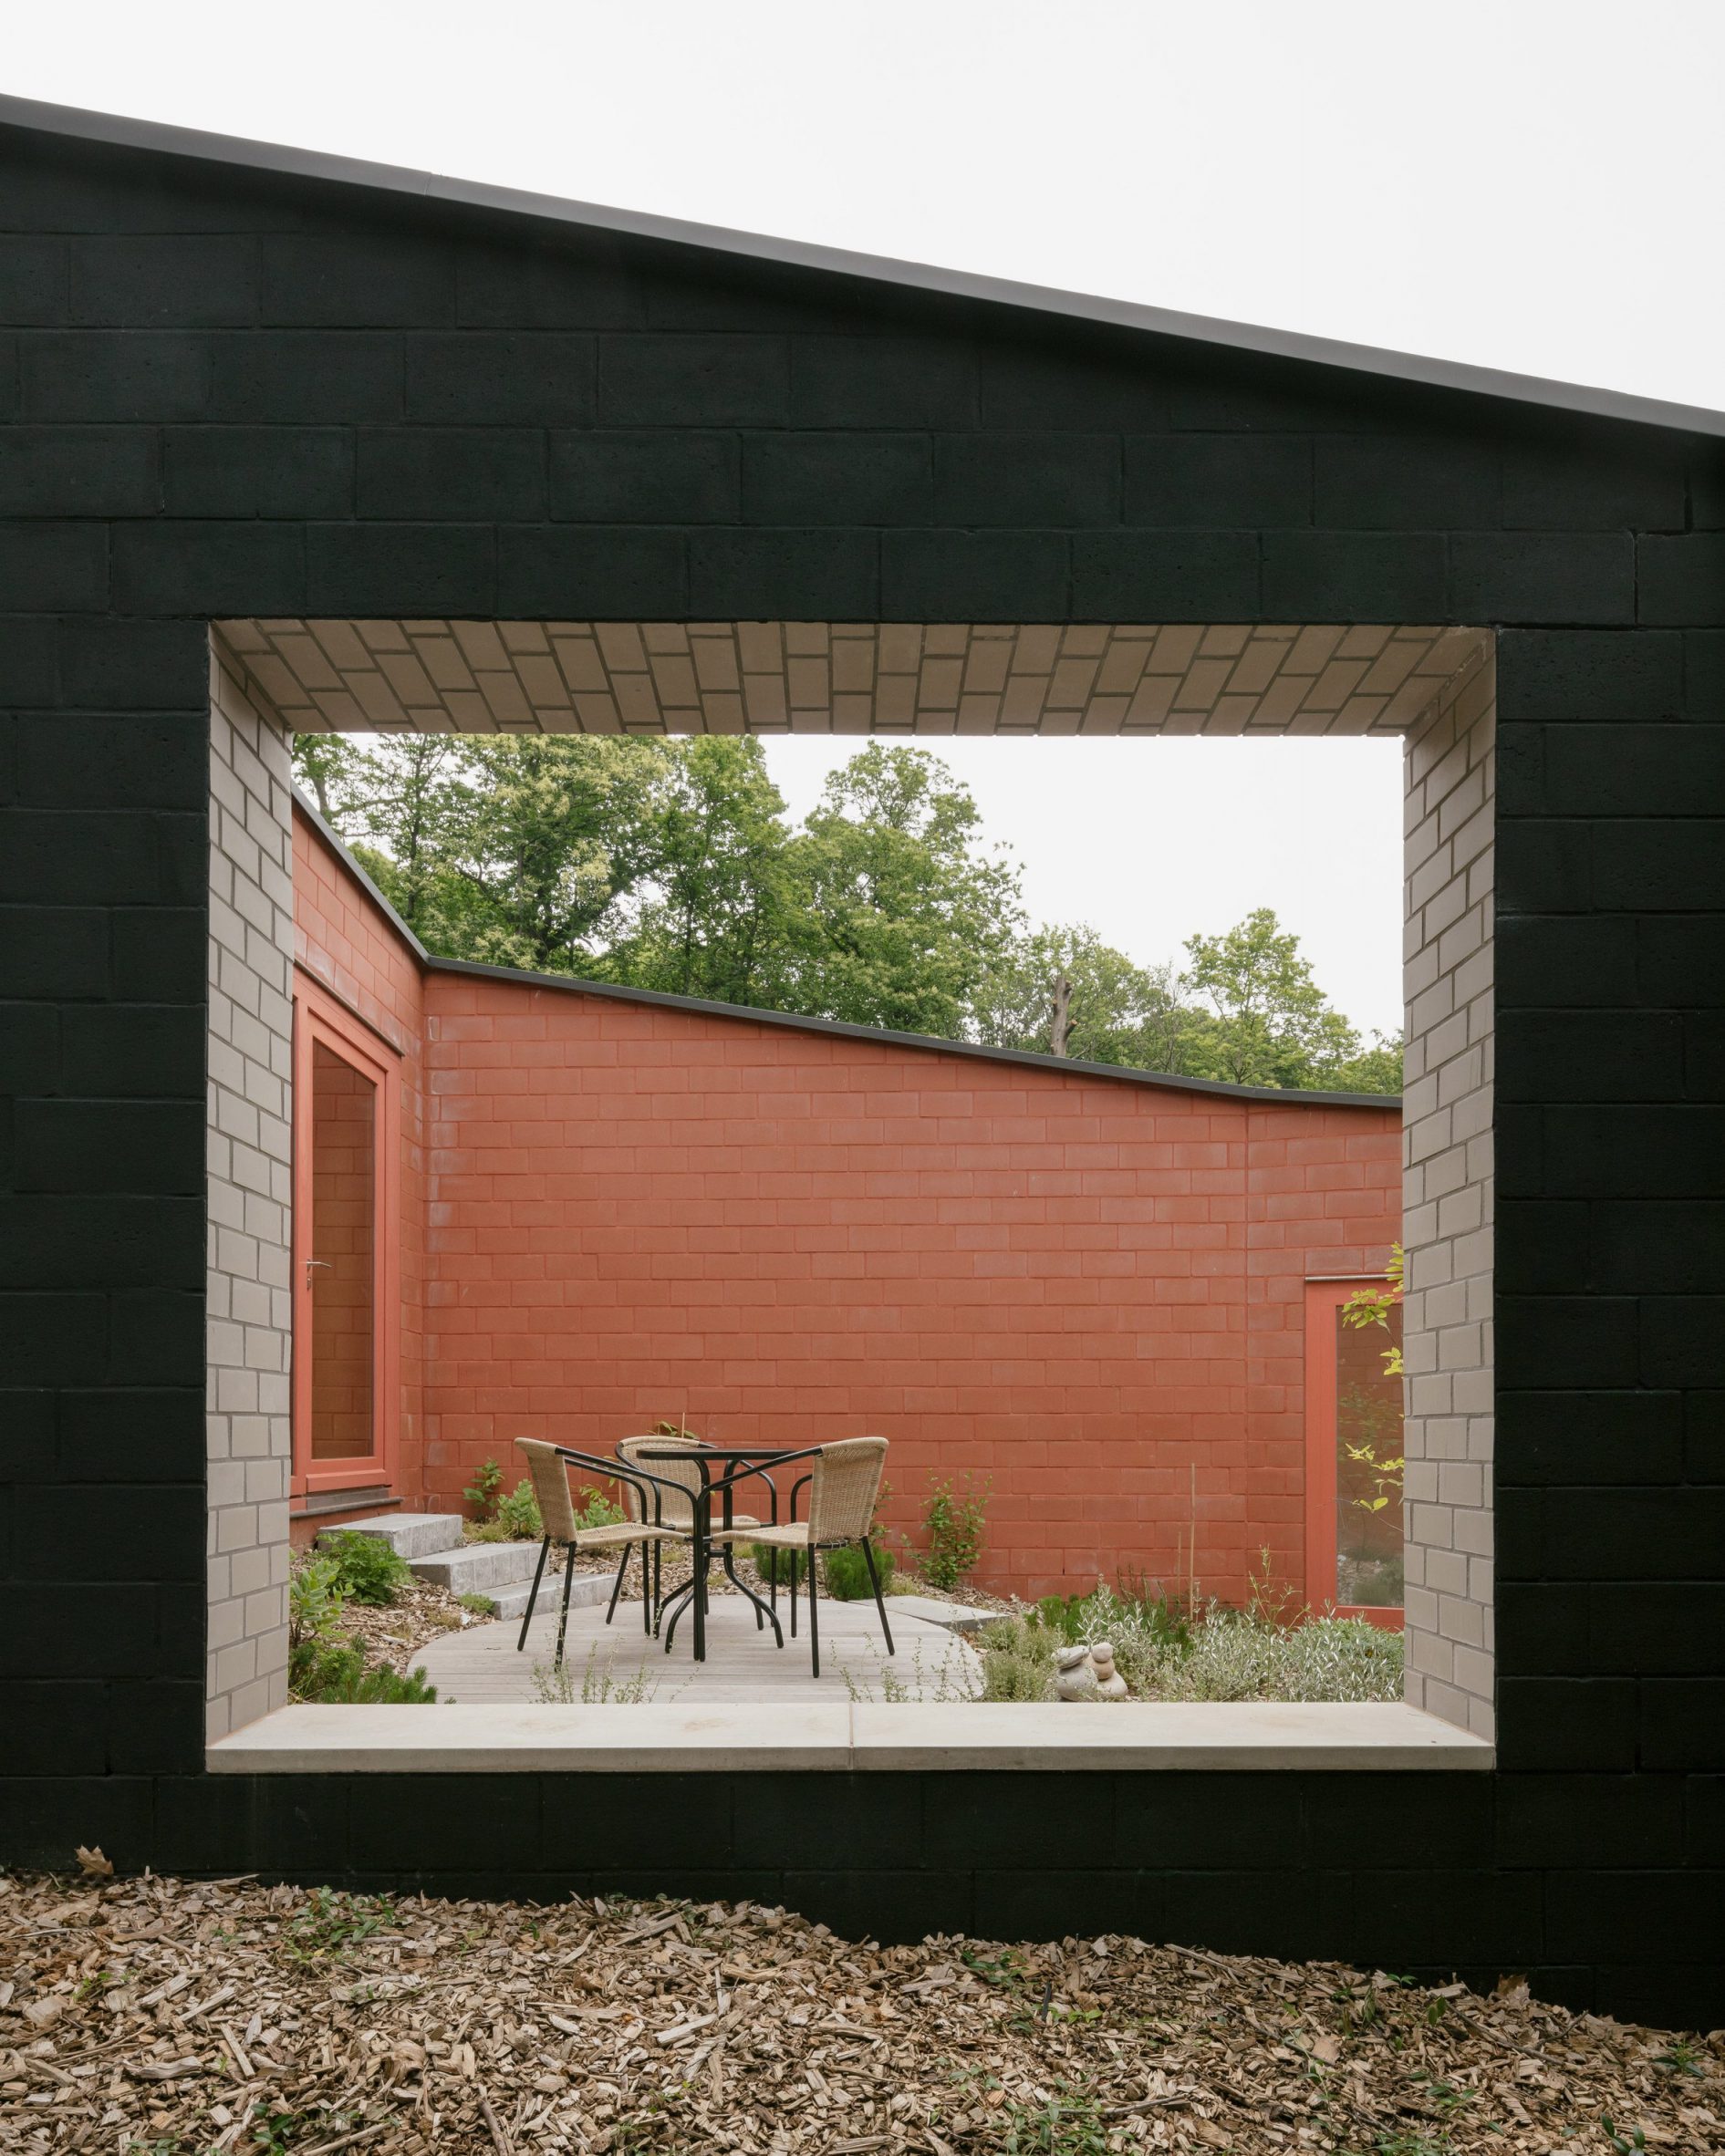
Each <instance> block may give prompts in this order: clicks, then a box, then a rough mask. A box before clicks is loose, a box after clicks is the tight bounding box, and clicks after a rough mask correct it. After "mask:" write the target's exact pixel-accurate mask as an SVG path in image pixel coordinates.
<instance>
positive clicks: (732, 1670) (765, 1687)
mask: <svg viewBox="0 0 1725 2156" xmlns="http://www.w3.org/2000/svg"><path fill="white" fill-rule="evenodd" d="M903 1599H908V1598H899V1597H895V1598H894V1599H893V1600H892V1601H890V1602H889V1603H888V1617H889V1619H890V1621H891V1624H892V1635H893V1641H894V1644H895V1645H896V1646H897V1648H898V1653H897V1654H896V1655H895V1656H893V1657H892V1658H891V1659H890V1660H888V1655H887V1651H886V1641H885V1640H884V1638H883V1637H882V1635H881V1630H880V1619H879V1617H878V1614H877V1613H876V1611H875V1606H874V1604H873V1603H872V1602H829V1601H823V1602H822V1603H821V1626H820V1629H821V1674H820V1676H819V1677H818V1678H816V1677H815V1676H814V1675H813V1674H811V1672H810V1669H809V1651H808V1630H807V1619H808V1612H807V1609H806V1606H805V1607H804V1608H802V1609H801V1610H799V1612H798V1626H799V1630H798V1633H797V1637H796V1638H795V1639H793V1638H792V1637H791V1631H790V1625H789V1622H788V1605H787V1604H786V1603H785V1601H784V1600H783V1598H781V1600H780V1603H779V1622H780V1623H781V1624H782V1625H784V1627H785V1646H784V1648H783V1650H782V1651H781V1650H780V1649H779V1648H778V1647H776V1646H774V1642H773V1634H772V1633H771V1631H769V1630H763V1631H760V1632H757V1631H756V1630H755V1627H754V1612H753V1609H752V1608H751V1606H750V1604H749V1603H748V1602H746V1601H743V1597H742V1596H741V1595H735V1594H715V1595H714V1597H713V1599H712V1609H711V1612H710V1614H709V1616H708V1619H707V1659H706V1661H705V1662H704V1663H700V1664H698V1663H696V1661H695V1660H694V1655H693V1646H692V1639H691V1625H690V1622H689V1619H688V1618H687V1617H686V1616H685V1617H684V1618H683V1620H682V1622H681V1623H680V1624H679V1625H678V1627H677V1633H676V1638H675V1640H674V1642H673V1643H672V1646H671V1651H670V1653H669V1654H667V1653H666V1652H665V1647H664V1643H663V1641H662V1640H654V1639H650V1638H649V1637H648V1636H647V1635H646V1634H645V1633H643V1632H642V1630H641V1605H640V1602H639V1599H637V1600H636V1601H622V1602H619V1603H618V1608H617V1618H616V1621H615V1622H614V1623H611V1624H607V1623H606V1622H605V1610H604V1607H603V1605H602V1604H599V1605H596V1606H593V1607H589V1608H587V1609H572V1610H571V1611H570V1612H569V1631H568V1639H567V1643H566V1648H565V1653H564V1660H565V1665H566V1670H567V1673H568V1677H569V1685H570V1690H571V1693H572V1695H573V1697H574V1699H575V1700H577V1701H578V1700H580V1699H581V1697H582V1693H583V1688H584V1686H585V1688H586V1690H587V1696H588V1699H589V1701H591V1702H595V1703H596V1702H598V1700H599V1699H600V1698H601V1696H602V1695H603V1691H604V1687H605V1684H606V1681H607V1680H609V1685H610V1689H611V1692H612V1695H615V1693H616V1691H617V1689H618V1687H619V1686H633V1685H635V1684H638V1683H639V1682H640V1681H641V1680H642V1678H643V1677H644V1679H645V1683H646V1687H647V1689H646V1693H645V1697H646V1698H647V1699H649V1700H651V1701H653V1702H656V1703H657V1704H660V1705H670V1704H672V1703H681V1704H683V1705H690V1704H691V1703H692V1704H695V1705H701V1704H704V1703H705V1702H707V1701H710V1700H711V1701H720V1700H780V1701H787V1702H788V1701H794V1700H799V1699H802V1700H809V1701H816V1700H833V1701H841V1702H848V1701H849V1699H850V1698H851V1697H852V1695H853V1691H854V1692H855V1693H856V1695H857V1696H860V1697H864V1698H868V1699H881V1698H884V1697H885V1695H886V1682H887V1679H886V1677H885V1675H884V1673H887V1672H890V1673H891V1677H892V1679H893V1680H896V1682H897V1684H899V1685H901V1686H902V1687H903V1688H904V1690H905V1691H906V1692H907V1693H908V1694H909V1696H910V1697H911V1698H918V1697H920V1698H923V1699H927V1700H933V1699H936V1698H939V1697H940V1696H942V1695H946V1696H951V1695H954V1694H961V1693H962V1692H964V1691H966V1690H968V1689H969V1682H968V1680H969V1676H970V1673H971V1672H972V1670H974V1668H975V1666H976V1656H975V1654H974V1653H973V1651H972V1649H971V1648H970V1647H968V1646H966V1644H965V1643H964V1642H963V1641H962V1640H961V1639H958V1638H956V1637H955V1636H954V1635H953V1633H951V1631H950V1630H949V1629H948V1627H946V1626H945V1625H942V1624H933V1623H930V1622H929V1621H928V1619H926V1618H923V1617H919V1616H917V1615H915V1614H913V1613H910V1612H905V1613H902V1614H901V1612H900V1607H899V1604H900V1601H901V1600H903ZM549 1600H550V1591H549V1590H548V1589H546V1590H543V1591H542V1594H541V1601H540V1605H539V1610H538V1612H537V1613H536V1614H535V1618H534V1621H533V1625H532V1628H531V1630H530V1632H529V1633H528V1635H527V1644H526V1648H525V1652H524V1653H516V1652H515V1640H516V1638H517V1636H518V1634H519V1633H520V1629H521V1628H520V1626H519V1625H518V1624H479V1625H473V1626H472V1627H470V1628H469V1629H468V1630H466V1631H464V1632H453V1633H445V1635H444V1636H443V1637H442V1639H438V1640H433V1641H431V1643H430V1644H429V1645H427V1646H426V1647H425V1648H423V1649H422V1650H421V1652H420V1653H417V1654H415V1655H414V1657H413V1665H414V1667H415V1668H422V1669H423V1670H424V1671H425V1674H426V1675H427V1676H428V1677H429V1678H430V1679H431V1682H432V1684H435V1685H436V1686H437V1694H438V1697H439V1699H440V1700H443V1701H453V1702H456V1703H458V1704H460V1705H464V1706H473V1705H493V1704H505V1703H517V1704H518V1703H523V1702H526V1701H531V1700H536V1699H539V1698H541V1697H542V1696H544V1695H543V1694H542V1691H541V1689H540V1684H539V1682H538V1681H536V1680H535V1668H536V1669H537V1670H538V1671H539V1672H540V1673H541V1676H542V1677H546V1676H548V1675H549V1673H550V1667H551V1658H552V1656H553V1655H554V1654H555V1653H556V1644H557V1612H556V1608H555V1606H552V1607H550V1608H547V1606H546V1604H547V1602H548V1601H549ZM847 1674H848V1678H849V1682H848V1683H847ZM552 1696H554V1697H555V1695H552Z"/></svg>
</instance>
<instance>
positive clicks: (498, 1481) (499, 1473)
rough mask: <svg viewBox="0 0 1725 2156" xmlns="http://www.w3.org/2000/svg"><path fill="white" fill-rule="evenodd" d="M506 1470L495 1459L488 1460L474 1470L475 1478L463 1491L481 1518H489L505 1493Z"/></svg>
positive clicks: (463, 1494) (463, 1495)
mask: <svg viewBox="0 0 1725 2156" xmlns="http://www.w3.org/2000/svg"><path fill="white" fill-rule="evenodd" d="M503 1488H504V1471H503V1469H502V1468H501V1467H499V1466H498V1465H497V1463H496V1461H495V1460H487V1461H486V1462H485V1464H484V1465H483V1467H476V1468H475V1469H474V1470H473V1480H472V1481H471V1482H470V1483H469V1484H468V1486H467V1487H466V1488H465V1489H464V1490H463V1491H462V1497H464V1498H466V1499H467V1502H468V1503H469V1504H470V1505H471V1506H472V1507H473V1510H474V1512H475V1513H476V1514H477V1516H478V1517H479V1518H480V1519H490V1518H491V1516H492V1514H493V1513H494V1512H495V1511H496V1509H497V1500H498V1498H500V1497H502V1495H503Z"/></svg>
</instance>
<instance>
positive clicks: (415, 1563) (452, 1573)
mask: <svg viewBox="0 0 1725 2156" xmlns="http://www.w3.org/2000/svg"><path fill="white" fill-rule="evenodd" d="M538 1561H539V1545H538V1543H537V1542H467V1543H463V1544H462V1546H461V1548H460V1549H452V1550H429V1551H427V1553H426V1554H425V1556H423V1557H410V1558H409V1560H408V1562H409V1564H410V1565H411V1567H412V1568H413V1570H415V1571H416V1572H417V1573H418V1574H419V1576H420V1578H421V1580H429V1581H431V1584H432V1586H433V1587H447V1588H448V1589H449V1591H450V1592H451V1593H452V1594H490V1595H494V1594H495V1593H496V1591H497V1590H498V1589H499V1588H500V1587H513V1586H514V1585H515V1584H516V1583H517V1582H518V1581H531V1580H532V1578H533V1572H534V1567H535V1565H536V1564H537V1563H538Z"/></svg>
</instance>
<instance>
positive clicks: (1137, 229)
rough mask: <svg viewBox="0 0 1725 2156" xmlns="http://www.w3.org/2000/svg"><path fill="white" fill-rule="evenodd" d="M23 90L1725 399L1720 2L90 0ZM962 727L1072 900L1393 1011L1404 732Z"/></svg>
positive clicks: (37, 36) (23, 28)
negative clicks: (1229, 932) (1379, 928)
mask: <svg viewBox="0 0 1725 2156" xmlns="http://www.w3.org/2000/svg"><path fill="white" fill-rule="evenodd" d="M0 87H4V88H5V89H6V90H8V91H10V92H12V93H14V94H15V95H17V96H22V97H34V98H48V99H52V100H54V101H55V102H57V103H60V104H68V105H82V106H88V107H92V108H95V109H99V110H103V111H109V112H125V113H133V114H138V115H140V116H142V117H144V118H147V119H163V120H171V121H176V122H178V123H180V124H181V125H183V126H188V127H201V128H208V129H213V130H217V131H219V132H222V133H226V134H234V135H249V136H253V137H255V138H258V139H261V140H268V141H275V142H291V143H296V144H299V145H302V146H305V147H307V148H312V149H322V150H338V151H340V152H342V153H344V154H346V155H348V156H354V157H365V158H373V159H377V160H379V161H382V162H385V163H392V164H402V165H410V166H417V167H421V168H426V169H430V170H432V171H442V172H450V173H455V174H459V175H462V176H464V177H469V178H473V179H479V180H490V181H498V182H502V183H505V184H509V185H513V186H517V187H525V188H533V189H538V190H541V191H543V192H546V193H550V194H559V195H567V196H572V197H576V198H578V199H581V200H585V201H589V202H606V203H616V204H622V205H626V206H628V207H631V208H636V209H645V210H656V211H660V212H664V213H666V214H668V215H672V216H679V217H688V218H693V219H696V220H699V221H701V222H702V223H712V224H722V225H732V226H736V227H739V228H742V229H743V230H747V231H753V232H761V233H780V234H786V235H790V236H793V237H796V238H802V239H809V240H816V241H820V242H824V243H826V244H830V245H834V246H842V247H851V248H857V249H859V250H862V251H864V252H867V253H870V254H885V255H893V256H898V257H900V258H903V259H909V260H915V261H921V262H932V263H940V264H950V265H952V266H956V267H959V268H963V269H971V270H977V271H982V272H986V273H990V274H992V275H1000V276H1007V277H1017V278H1022V279H1024V280H1027V281H1029V282H1031V283H1034V284H1042V285H1055V286H1061V287H1064V288H1065V289H1067V290H1071V291H1081V292H1095V293H1107V294H1111V295H1117V296H1120V297H1124V298H1128V299H1137V300H1143V301H1146V302H1148V303H1151V304H1154V305H1157V306H1169V307H1176V308H1183V309H1187V310H1190V311H1191V312H1194V313H1198V314H1207V315H1215V316H1223V317H1227V318H1231V319H1234V320H1239V321H1248V322H1260V323H1270V324H1273V325H1276V326H1278V327H1287V328H1293V329H1303V330H1309V331H1312V332H1315V333H1316V334H1318V335H1322V336H1327V337H1343V338H1350V339H1354V340H1356V341H1358V342H1360V343H1364V344H1373V345H1380V346H1387V347H1392V348H1396V349H1399V350H1404V351H1414V352H1423V353H1434V354H1440V355H1443V356H1446V357H1450V358H1460V359H1468V360H1474V361H1477V362H1480V363H1481V364H1483V365H1487V366H1493V367H1502V368H1512V369H1516V370H1520V371H1522V372H1525V373H1529V374H1537V375H1544V376H1548V377H1553V378H1560V379H1566V380H1571V381H1582V382H1591V383H1598V384H1604V385H1606V386H1609V387H1613V388H1617V389H1631V390H1636V391H1638V392H1640V393H1641V394H1643V395H1647V396H1653V397H1665V398H1669V399H1675V400H1677V401H1678V402H1682V403H1689V404H1698V405H1706V406H1709V407H1713V408H1721V407H1725V276H1721V275H1720V240H1719V235H1720V229H1721V219H1720V212H1721V209H1722V208H1725V125H1721V122H1720V113H1721V109H1725V99H1722V98H1721V88H1722V87H1725V5H1720V0H1636V5H1633V6H1631V5H1626V0H1202V5H1192V0H1063V4H1062V5H1051V4H1050V0H658V4H654V0H628V4H627V5H617V4H616V0H603V4H596V0H488V5H486V6H485V7H484V8H483V9H482V10H475V9H474V7H473V5H471V0H462V5H451V4H450V0H413V4H412V5H409V0H340V4H339V5H335V4H332V0H297V4H296V5H295V6H294V7H292V8H291V9H288V10H283V9H281V8H278V7H249V8H248V7H244V6H236V5H234V0H155V4H154V5H150V6H148V7H140V6H138V5H136V0H124V5H120V4H117V0H90V4H85V5H80V4H79V0H58V4H57V5H56V6H54V7H51V8H47V7H37V8H29V9H26V8H23V7H13V8H11V9H9V10H8V11H7V16H6V28H5V44H4V50H3V51H0ZM820 746H821V745H819V744H816V745H812V746H805V745H804V744H801V743H785V744H782V745H777V746H775V748H774V768H775V770H777V771H779V772H781V774H782V776H783V778H784V780H785V782H786V783H788V785H789V790H790V791H791V792H792V793H793V794H795V796H796V798H797V802H798V803H799V805H800V804H802V803H805V800H806V799H807V798H808V797H810V796H811V795H812V793H814V792H815V791H816V785H815V784H814V783H810V782H809V779H808V776H807V773H808V766H809V763H810V761H811V759H812V758H814V757H816V756H817V755H818V753H819V751H820ZM953 747H954V754H953V758H952V761H953V762H954V763H955V764H957V765H959V766H960V767H961V769H962V770H963V772H964V775H965V776H966V777H967V778H968V779H969V780H970V782H971V783H972V785H973V786H974V787H975V789H976V791H977V793H978V795H979V798H980V799H981V800H982V803H983V807H984V810H985V813H986V814H987V818H988V823H989V826H990V828H991V830H992V832H993V833H994V834H996V835H998V836H1000V837H1003V838H1005V839H1007V840H1009V841H1010V842H1012V843H1013V845H1014V846H1015V848H1016V849H1017V850H1018V851H1019V852H1020V853H1021V854H1022V855H1024V856H1025V857H1026V859H1027V860H1028V861H1030V862H1031V863H1032V864H1033V866H1034V876H1033V880H1032V886H1031V891H1032V897H1033V901H1034V903H1035V904H1036V905H1037V906H1038V907H1040V908H1042V909H1043V910H1045V911H1046V912H1048V913H1049V914H1050V915H1053V916H1055V917H1061V918H1073V917H1080V918H1082V917H1088V918H1089V919H1091V920H1092V921H1093V922H1094V924H1095V925H1096V927H1097V928H1100V929H1102V930H1103V932H1104V933H1106V934H1107V935H1108V936H1109V937H1110V938H1113V939H1114V940H1116V941H1117V942H1120V943H1122V944H1123V945H1124V946H1125V947H1126V948H1128V949H1131V950H1132V951H1133V952H1134V954H1135V955H1138V956H1140V957H1143V958H1146V959H1151V958H1157V957H1159V956H1163V955H1167V954H1168V953H1169V952H1171V951H1172V949H1173V948H1175V946H1176V945H1177V944H1178V942H1179V938H1181V937H1183V936H1185V935H1187V934H1188V933H1190V931H1191V929H1193V928H1206V929H1208V928H1220V927H1223V926H1225V925H1227V924H1228V923H1229V922H1231V921H1232V920H1234V919H1237V918H1238V917H1240V916H1241V915H1242V914H1243V913H1244V912H1245V911H1247V910H1248V909H1249V907H1252V906H1253V905H1257V904H1267V905H1273V906H1275V907H1277V908H1278V910H1279V911H1280V912H1281V913H1282V914H1283V916H1284V917H1286V918H1287V919H1289V920H1291V921H1293V922H1294V924H1295V925H1296V926H1298V927H1299V928H1301V931H1302V933H1303V934H1304V936H1305V937H1306V938H1307V940H1308V942H1309V943H1310V945H1311V947H1312V949H1313V952H1314V955H1315V958H1316V959H1317V961H1318V970H1319V978H1320V979H1321V980H1324V981H1325V984H1326V985H1327V986H1328V987H1329V988H1330V989H1331V991H1332V994H1333V995H1334V997H1335V1000H1336V1001H1337V1002H1338V1003H1340V1004H1341V1005H1342V1007H1343V1008H1344V1009H1346V1010H1347V1011H1348V1012H1349V1013H1350V1015H1351V1016H1353V1017H1355V1018H1356V1019H1357V1020H1360V1021H1366V1022H1370V1023H1376V1024H1387V1023H1391V1022H1394V1014H1395V1011H1396V1010H1397V1008H1398V995H1397V990H1396V988H1395V971H1396V967H1397V964H1398V959H1397V956H1396V943H1397V936H1396V931H1395V916H1396V913H1397V910H1398V891H1397V871H1396V865H1395V852H1394V834H1395V832H1396V829H1397V827H1398V810H1397V808H1396V806H1395V802H1394V793H1395V780H1394V775H1393V772H1394V762H1395V759H1394V753H1393V751H1386V750H1385V749H1383V748H1382V747H1381V746H1380V745H1378V744H1376V743H1371V742H1356V743H1345V742H1335V743H1314V744H1296V743H1263V744H1250V745H1243V746H1240V745H1235V744H1229V743H1221V742H1191V743H1188V742H1175V741H1168V742H1149V743H1124V744H1118V745H1112V746H1111V745H1107V744H1104V743H1101V742H1096V741H1076V742H1071V743H1066V744H1052V743H1049V744H1024V743H1018V742H1000V743H989V742H965V743H955V744H954V745H953ZM827 750H828V753H829V754H830V744H829V745H827ZM1128 757H1129V758H1130V759H1131V762H1130V764H1129V766H1128V764H1127V758H1128ZM1033 759H1034V761H1033ZM1099 775H1100V776H1102V778H1103V781H1104V783H1103V784H1102V786H1101V787H1098V784H1097V780H1098V776H1099ZM1291 811H1292V812H1293V813H1290V812H1291ZM1379 834H1383V835H1382V837H1381V838H1380V835H1379ZM1362 922H1366V923H1368V924H1385V926H1384V932H1383V933H1382V934H1381V936H1380V935H1377V933H1376V931H1375V930H1373V931H1371V932H1363V931H1362V929H1361V923H1362Z"/></svg>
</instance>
